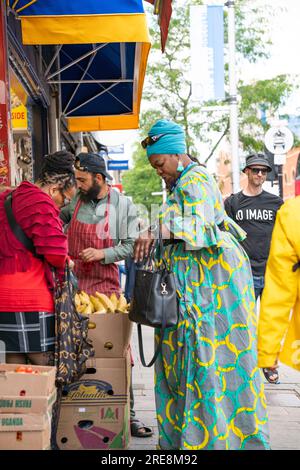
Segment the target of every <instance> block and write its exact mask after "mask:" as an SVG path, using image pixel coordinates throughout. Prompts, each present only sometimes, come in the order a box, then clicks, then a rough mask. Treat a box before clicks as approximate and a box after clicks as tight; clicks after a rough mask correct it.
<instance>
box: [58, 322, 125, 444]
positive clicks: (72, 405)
mask: <svg viewBox="0 0 300 470" xmlns="http://www.w3.org/2000/svg"><path fill="white" fill-rule="evenodd" d="M99 316H100V315H99ZM101 316H102V315H101ZM130 369H131V364H130V355H129V353H128V352H127V354H126V356H125V357H120V358H115V357H113V358H93V359H90V360H88V361H87V371H86V374H85V375H84V376H83V377H82V378H81V380H79V381H78V382H74V383H73V384H71V385H70V386H69V387H67V388H66V389H65V390H64V392H63V397H62V406H61V413H60V421H59V426H58V432H57V443H58V446H59V447H60V449H61V450H63V449H66V450H70V449H73V450H92V449H93V450H99V449H102V450H104V449H107V450H108V449H126V448H127V447H128V445H129V439H130V426H129V419H130V416H129V411H130V406H129V384H130V373H131V370H130Z"/></svg>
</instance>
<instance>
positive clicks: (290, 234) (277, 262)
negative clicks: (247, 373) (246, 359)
mask: <svg viewBox="0 0 300 470" xmlns="http://www.w3.org/2000/svg"><path fill="white" fill-rule="evenodd" d="M278 360H280V361H281V362H282V363H284V364H286V365H288V366H290V367H293V368H294V369H296V370H298V371H300V196H298V197H296V198H294V199H289V200H288V201H286V202H285V203H284V204H283V206H282V207H281V208H280V209H279V211H278V212H277V217H276V222H275V227H274V231H273V234H272V240H271V248H270V254H269V258H268V262H267V269H266V282H265V288H264V291H263V295H262V300H261V308H260V315H259V323H258V366H259V367H261V368H269V369H270V368H271V369H273V371H274V372H275V373H276V369H277V367H278Z"/></svg>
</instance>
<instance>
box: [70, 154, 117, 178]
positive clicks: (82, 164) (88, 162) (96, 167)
mask: <svg viewBox="0 0 300 470" xmlns="http://www.w3.org/2000/svg"><path fill="white" fill-rule="evenodd" d="M75 168H76V170H80V171H88V172H89V173H100V174H101V175H103V176H105V178H107V179H108V180H112V177H111V176H110V174H109V173H108V172H107V169H106V163H105V160H104V158H103V157H101V155H98V154H97V153H85V152H82V153H79V154H78V155H76V159H75Z"/></svg>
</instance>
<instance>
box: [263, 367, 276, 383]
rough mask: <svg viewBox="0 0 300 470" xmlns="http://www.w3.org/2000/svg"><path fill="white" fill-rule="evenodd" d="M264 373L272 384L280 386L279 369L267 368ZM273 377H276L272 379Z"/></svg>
mask: <svg viewBox="0 0 300 470" xmlns="http://www.w3.org/2000/svg"><path fill="white" fill-rule="evenodd" d="M262 371H263V374H264V376H265V378H266V379H267V381H268V382H269V383H270V384H278V381H279V374H278V371H277V369H268V368H267V367H265V368H263V370H262ZM272 375H274V376H275V379H271V377H272Z"/></svg>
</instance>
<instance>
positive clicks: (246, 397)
mask: <svg viewBox="0 0 300 470" xmlns="http://www.w3.org/2000/svg"><path fill="white" fill-rule="evenodd" d="M142 144H143V146H144V147H146V148H147V156H148V158H149V162H150V164H151V165H152V167H153V168H155V169H156V171H157V173H158V175H159V176H160V177H162V178H163V179H164V180H165V182H166V184H167V185H168V187H169V188H170V193H169V196H168V198H167V202H166V204H165V205H164V206H163V208H162V211H161V214H160V224H161V227H162V231H163V237H164V238H168V240H165V245H166V246H165V251H164V258H165V260H166V262H167V263H168V265H169V267H170V268H171V270H172V271H173V272H174V273H175V276H176V283H177V293H178V297H179V319H178V324H177V326H176V327H174V328H168V329H167V330H166V332H165V335H164V339H163V345H162V350H161V352H160V354H159V357H158V359H157V361H156V363H155V397H156V410H157V421H158V428H159V444H158V447H159V448H160V449H165V450H168V449H187V450H198V449H206V450H213V449H228V450H233V449H251V450H252V449H253V450H257V449H269V435H268V420H267V411H266V399H265V394H264V385H263V378H262V373H261V370H260V369H259V368H258V367H257V351H256V348H257V346H256V326H257V325H256V314H255V298H254V290H253V283H252V275H251V269H250V264H249V260H248V257H247V255H246V253H245V252H244V250H243V249H242V247H241V246H240V244H239V241H241V240H243V239H244V238H245V233H244V232H243V231H242V230H241V229H240V228H239V227H238V226H237V225H236V224H235V222H233V221H232V220H231V219H230V218H228V217H227V216H226V213H225V211H224V207H223V202H222V197H221V194H220V192H219V189H218V187H217V184H216V182H215V181H214V179H213V178H212V176H210V175H209V173H208V172H207V170H206V169H205V168H204V167H203V166H200V165H199V164H197V163H195V162H193V161H192V160H191V159H190V158H189V156H188V155H187V154H186V144H185V134H184V132H183V130H182V128H181V126H179V125H178V124H175V123H173V122H170V121H166V120H160V121H158V122H157V123H156V124H155V125H154V126H153V127H152V129H151V130H150V132H149V135H148V137H147V138H146V139H145V141H143V143H142ZM151 238H153V231H152V232H149V233H148V234H147V235H144V236H143V239H139V240H138V241H137V242H136V246H135V259H136V260H141V259H143V257H144V256H145V254H147V251H148V248H149V245H150V244H151ZM159 334H160V331H159V330H156V340H158V337H159Z"/></svg>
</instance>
